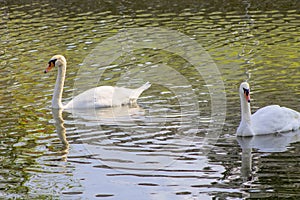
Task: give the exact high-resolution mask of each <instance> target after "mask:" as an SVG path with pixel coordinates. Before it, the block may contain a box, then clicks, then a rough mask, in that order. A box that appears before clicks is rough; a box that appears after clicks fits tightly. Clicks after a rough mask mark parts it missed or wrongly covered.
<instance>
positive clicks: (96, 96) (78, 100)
mask: <svg viewBox="0 0 300 200" xmlns="http://www.w3.org/2000/svg"><path fill="white" fill-rule="evenodd" d="M48 64H49V65H48V67H47V68H46V70H45V71H44V72H45V73H48V72H49V71H50V70H51V69H53V68H54V67H57V70H58V73H57V78H56V83H55V87H54V92H53V97H52V108H59V109H80V108H99V107H112V106H122V105H128V104H135V103H136V101H137V99H138V97H139V96H140V95H141V94H142V92H143V91H145V90H146V89H148V88H149V87H150V86H151V84H150V83H149V82H147V83H145V84H144V85H142V86H141V87H139V88H136V89H128V88H123V87H112V86H100V87H95V88H91V89H89V90H86V91H85V92H83V93H81V94H79V95H77V96H75V97H74V98H73V99H72V100H71V101H70V102H68V103H67V104H66V105H63V104H62V102H61V101H62V93H63V87H64V82H65V76H66V68H67V61H66V59H65V57H64V56H62V55H55V56H53V57H52V58H51V59H50V61H49V62H48Z"/></svg>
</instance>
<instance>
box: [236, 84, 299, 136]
mask: <svg viewBox="0 0 300 200" xmlns="http://www.w3.org/2000/svg"><path fill="white" fill-rule="evenodd" d="M245 90H250V88H249V84H248V83H245V82H244V83H242V84H241V86H240V98H241V115H242V116H241V122H240V125H239V127H238V129H237V135H238V136H253V135H265V134H271V133H279V132H286V131H293V130H297V129H299V127H300V113H299V112H297V111H295V110H292V109H290V108H286V107H280V106H278V105H270V106H266V107H263V108H261V109H259V110H257V111H256V112H255V113H254V114H253V115H251V109H250V102H247V100H246V97H245V94H244V91H245ZM249 97H250V96H249Z"/></svg>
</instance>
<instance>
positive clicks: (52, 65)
mask: <svg viewBox="0 0 300 200" xmlns="http://www.w3.org/2000/svg"><path fill="white" fill-rule="evenodd" d="M53 67H54V62H49V66H48V67H47V68H46V69H45V71H44V73H47V72H49V71H50V70H51V69H52V68H53Z"/></svg>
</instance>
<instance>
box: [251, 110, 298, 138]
mask: <svg viewBox="0 0 300 200" xmlns="http://www.w3.org/2000/svg"><path fill="white" fill-rule="evenodd" d="M251 123H252V127H253V129H254V132H255V133H256V134H257V135H262V134H269V133H276V132H286V131H291V130H296V129H298V128H299V127H300V114H299V113H298V112H297V111H295V110H292V109H289V108H286V107H280V106H278V105H271V106H266V107H263V108H261V109H259V110H257V112H255V113H254V114H253V115H252V116H251Z"/></svg>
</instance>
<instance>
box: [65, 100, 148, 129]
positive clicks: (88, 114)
mask: <svg viewBox="0 0 300 200" xmlns="http://www.w3.org/2000/svg"><path fill="white" fill-rule="evenodd" d="M68 112H70V113H72V115H73V118H74V120H75V123H76V124H84V125H86V126H94V125H132V124H133V123H134V121H136V120H139V119H142V118H143V117H144V114H145V111H144V110H143V109H142V108H140V107H139V106H138V105H135V106H116V107H108V108H101V109H73V110H70V111H68Z"/></svg>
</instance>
